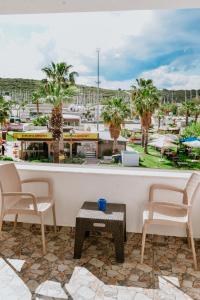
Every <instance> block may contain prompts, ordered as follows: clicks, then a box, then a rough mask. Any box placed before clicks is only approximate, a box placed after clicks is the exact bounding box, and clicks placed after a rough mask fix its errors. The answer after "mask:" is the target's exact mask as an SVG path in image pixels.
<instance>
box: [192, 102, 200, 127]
mask: <svg viewBox="0 0 200 300" xmlns="http://www.w3.org/2000/svg"><path fill="white" fill-rule="evenodd" d="M193 115H194V123H195V124H196V123H197V121H198V118H199V115H200V100H199V99H195V100H194V107H193Z"/></svg>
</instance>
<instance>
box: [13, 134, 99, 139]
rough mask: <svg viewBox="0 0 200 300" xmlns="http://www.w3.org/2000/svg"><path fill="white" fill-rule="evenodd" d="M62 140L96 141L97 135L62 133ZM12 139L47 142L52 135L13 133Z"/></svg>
mask: <svg viewBox="0 0 200 300" xmlns="http://www.w3.org/2000/svg"><path fill="white" fill-rule="evenodd" d="M63 137H64V140H69V141H70V140H97V139H98V133H87V132H86V133H85V132H80V133H73V134H70V133H64V134H63ZM13 138H14V139H20V140H29V139H30V140H32V139H34V140H49V139H52V134H51V133H50V132H46V133H42V132H41V133H32V132H30V133H29V132H15V133H13Z"/></svg>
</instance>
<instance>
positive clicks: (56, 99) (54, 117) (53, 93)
mask: <svg viewBox="0 0 200 300" xmlns="http://www.w3.org/2000/svg"><path fill="white" fill-rule="evenodd" d="M75 92H76V90H75V88H74V87H68V88H65V87H63V86H62V85H60V84H59V83H57V82H51V81H50V82H47V83H45V85H44V87H43V92H42V94H43V97H44V98H45V101H46V102H47V103H50V104H52V106H53V108H52V113H51V116H50V122H49V125H50V131H51V132H52V137H53V148H54V162H55V163H59V154H60V151H62V149H60V141H61V140H62V142H63V116H62V110H61V104H62V103H64V102H69V101H70V100H71V97H72V96H73V95H74V94H75Z"/></svg>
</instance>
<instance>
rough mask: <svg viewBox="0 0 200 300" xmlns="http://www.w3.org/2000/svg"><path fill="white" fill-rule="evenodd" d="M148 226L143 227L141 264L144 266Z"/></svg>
mask: <svg viewBox="0 0 200 300" xmlns="http://www.w3.org/2000/svg"><path fill="white" fill-rule="evenodd" d="M146 226H147V225H146V224H144V225H143V229H142V249H141V260H140V262H141V264H143V260H144V247H145V240H146V231H147V230H146Z"/></svg>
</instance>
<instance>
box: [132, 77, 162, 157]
mask: <svg viewBox="0 0 200 300" xmlns="http://www.w3.org/2000/svg"><path fill="white" fill-rule="evenodd" d="M132 101H133V105H134V108H135V111H136V112H137V113H138V114H139V116H140V120H141V127H142V136H143V138H142V144H143V147H144V152H145V153H147V152H148V135H149V128H150V126H151V119H152V115H153V113H154V112H155V110H156V108H158V107H159V101H160V99H159V92H158V90H157V88H156V87H155V86H154V85H153V81H152V80H151V79H147V80H146V79H143V78H140V79H136V85H133V86H132Z"/></svg>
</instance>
